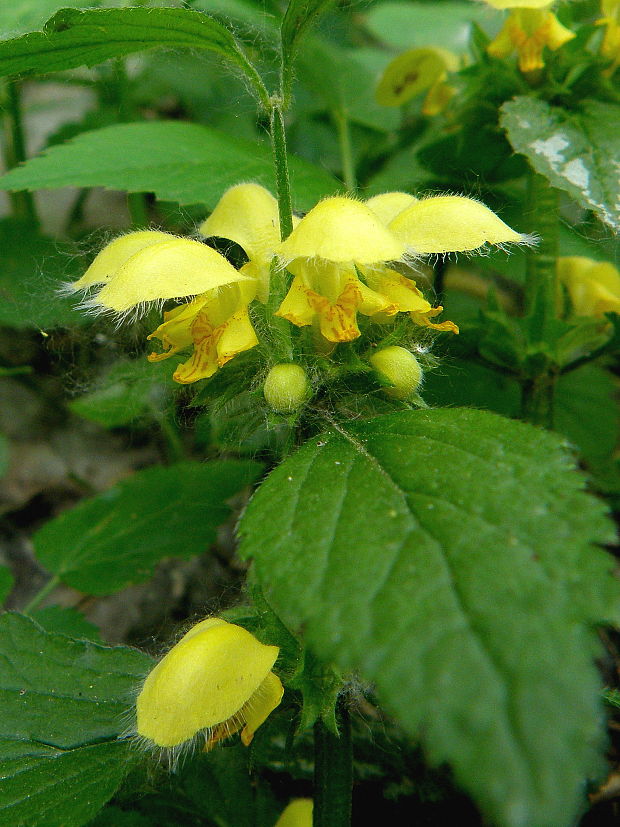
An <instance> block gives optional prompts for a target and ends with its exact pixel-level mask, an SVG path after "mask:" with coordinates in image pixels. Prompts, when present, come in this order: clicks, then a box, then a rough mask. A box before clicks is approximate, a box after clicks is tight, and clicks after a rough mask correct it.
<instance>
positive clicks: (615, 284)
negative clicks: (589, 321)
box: [557, 256, 620, 316]
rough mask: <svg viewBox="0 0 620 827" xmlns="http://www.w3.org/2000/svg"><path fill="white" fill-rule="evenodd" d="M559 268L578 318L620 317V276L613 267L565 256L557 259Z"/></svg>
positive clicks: (561, 280)
mask: <svg viewBox="0 0 620 827" xmlns="http://www.w3.org/2000/svg"><path fill="white" fill-rule="evenodd" d="M557 268H558V277H559V279H560V282H561V284H563V285H564V286H565V287H566V289H567V290H568V295H569V296H570V300H571V304H572V308H573V311H574V313H575V315H576V316H604V314H605V313H620V273H619V272H618V270H617V269H616V268H615V267H614V266H613V264H610V263H609V262H607V261H594V260H593V259H591V258H585V257H582V256H566V257H563V258H559V259H558V263H557Z"/></svg>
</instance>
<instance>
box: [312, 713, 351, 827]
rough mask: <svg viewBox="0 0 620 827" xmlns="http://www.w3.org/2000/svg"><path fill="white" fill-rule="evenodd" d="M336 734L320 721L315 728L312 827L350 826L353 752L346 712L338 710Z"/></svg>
mask: <svg viewBox="0 0 620 827" xmlns="http://www.w3.org/2000/svg"><path fill="white" fill-rule="evenodd" d="M337 720H338V729H339V734H338V735H335V734H334V733H333V732H331V731H330V730H329V729H327V727H326V726H325V724H324V723H323V721H322V720H320V719H319V720H318V721H317V722H316V724H315V725H314V815H313V821H312V823H313V827H349V825H350V824H351V792H352V789H353V753H352V749H351V722H350V719H349V713H348V710H347V709H346V708H345V707H344V705H343V704H342V703H341V702H340V703H339V704H338V709H337Z"/></svg>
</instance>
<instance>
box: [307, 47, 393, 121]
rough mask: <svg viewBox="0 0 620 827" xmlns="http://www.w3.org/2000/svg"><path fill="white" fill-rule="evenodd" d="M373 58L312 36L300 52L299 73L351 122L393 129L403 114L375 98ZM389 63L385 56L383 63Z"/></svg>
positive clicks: (327, 102)
mask: <svg viewBox="0 0 620 827" xmlns="http://www.w3.org/2000/svg"><path fill="white" fill-rule="evenodd" d="M373 57H374V55H372V54H371V55H369V54H368V52H363V53H362V52H361V50H360V49H344V48H338V47H337V46H336V45H334V44H332V43H329V42H328V41H326V40H322V39H320V38H318V37H311V38H308V39H307V41H306V42H305V43H304V44H303V46H302V48H301V49H300V52H299V70H300V71H299V74H300V77H301V78H302V80H303V82H304V83H305V84H307V85H309V86H310V87H311V88H312V89H313V91H315V92H316V94H317V95H319V96H320V97H321V98H323V100H324V101H325V103H326V105H327V107H328V109H330V110H331V111H332V112H336V113H339V112H342V113H344V114H345V115H346V117H347V118H348V119H349V120H351V121H354V122H356V123H359V124H362V125H363V126H369V127H371V128H372V129H377V130H380V131H381V132H389V131H390V130H392V129H396V128H397V127H398V124H399V120H400V113H399V112H398V111H397V110H395V109H386V107H385V106H379V104H378V103H377V102H376V101H375V97H374V87H375V85H376V79H377V74H378V70H377V69H376V68H375V65H372V64H371V63H370V60H372V59H373ZM386 62H387V61H386V60H385V57H384V59H383V61H382V63H383V65H385V63H386Z"/></svg>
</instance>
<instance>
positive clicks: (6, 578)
mask: <svg viewBox="0 0 620 827" xmlns="http://www.w3.org/2000/svg"><path fill="white" fill-rule="evenodd" d="M14 582H15V578H14V577H13V574H12V572H11V570H10V569H9V568H7V566H0V604H2V603H4V601H5V600H6V599H7V597H8V596H9V593H10V591H11V589H12V588H13V583H14Z"/></svg>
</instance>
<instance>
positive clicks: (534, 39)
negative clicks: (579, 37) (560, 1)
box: [487, 2, 575, 72]
mask: <svg viewBox="0 0 620 827" xmlns="http://www.w3.org/2000/svg"><path fill="white" fill-rule="evenodd" d="M491 5H494V6H495V7H496V8H513V7H514V6H516V5H518V6H519V7H520V8H514V10H513V11H512V12H511V13H510V14H509V15H508V17H507V19H506V21H505V23H504V25H503V26H502V28H501V30H500V32H499V34H498V35H497V37H496V38H495V40H493V41H492V42H491V43H490V44H489V45H488V47H487V51H488V53H489V54H490V55H491V56H492V57H500V58H502V57H508V56H509V55H511V54H512V53H513V52H515V51H516V52H517V54H518V55H519V69H520V70H521V71H522V72H534V71H536V70H538V69H542V68H543V66H544V65H545V63H544V60H543V49H544V48H545V46H546V47H547V48H548V49H551V51H555V50H556V49H559V48H560V46H563V45H564V44H565V43H567V42H568V41H569V40H572V38H573V37H575V33H574V32H571V31H570V29H567V28H566V26H563V25H562V24H561V23H560V21H559V20H558V18H557V17H556V16H555V14H553V12H550V11H548V10H547V9H545V8H544V7H545V6H548V5H550V4H549V3H533V2H532V3H524V2H520V3H518V4H516V3H515V4H508V3H504V4H503V5H502V6H498V5H497V3H496V2H493V3H491ZM525 6H527V8H524V7H525Z"/></svg>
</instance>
